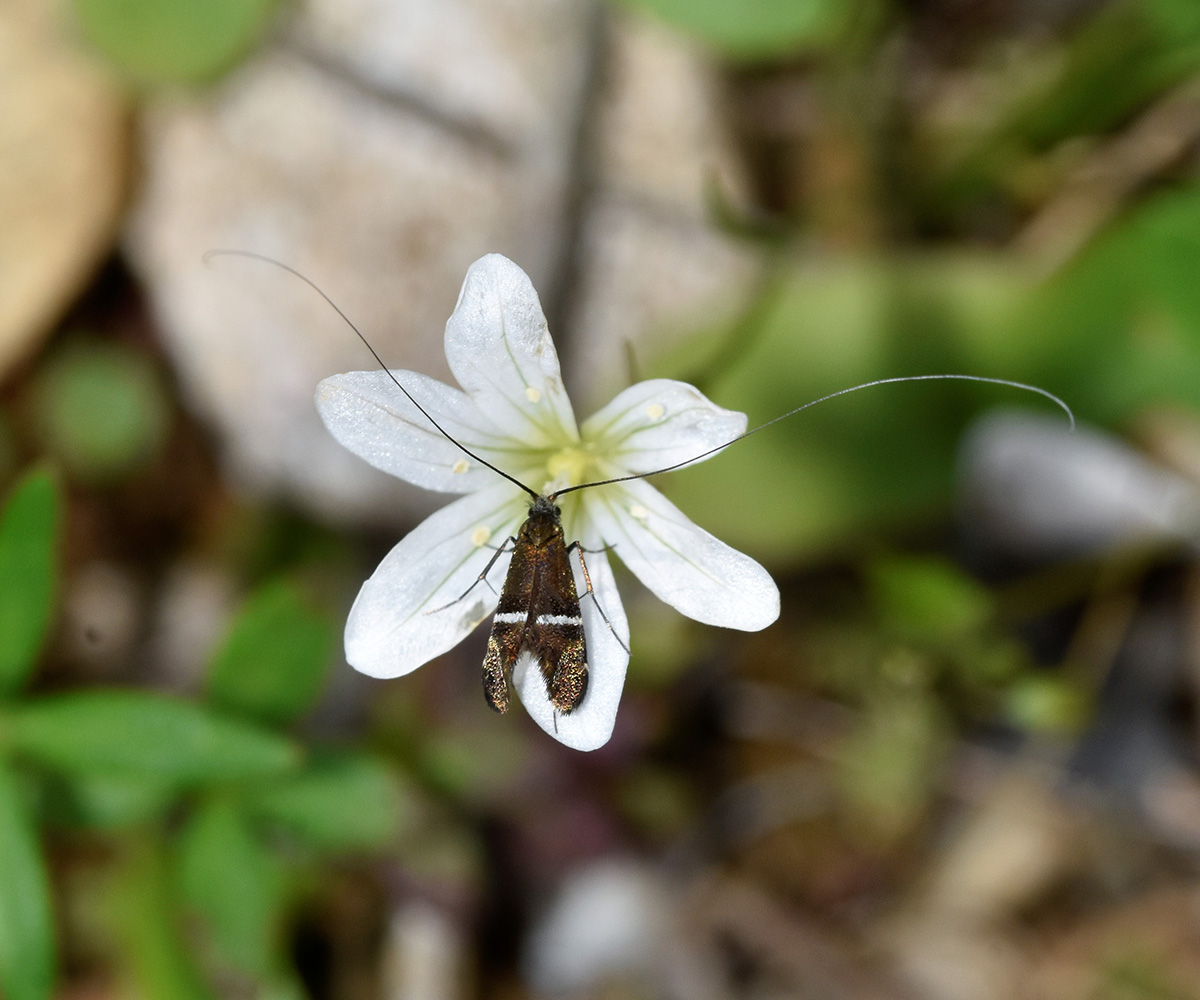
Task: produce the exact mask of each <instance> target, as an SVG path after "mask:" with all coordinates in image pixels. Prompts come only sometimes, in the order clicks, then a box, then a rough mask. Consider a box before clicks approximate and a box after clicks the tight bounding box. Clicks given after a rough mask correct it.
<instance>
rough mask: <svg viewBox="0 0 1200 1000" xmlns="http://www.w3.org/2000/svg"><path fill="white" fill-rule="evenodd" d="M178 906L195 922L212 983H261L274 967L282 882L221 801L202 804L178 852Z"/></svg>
mask: <svg viewBox="0 0 1200 1000" xmlns="http://www.w3.org/2000/svg"><path fill="white" fill-rule="evenodd" d="M178 871H179V885H180V889H181V893H182V897H183V902H184V905H185V907H186V908H187V909H188V910H189V911H190V913H191V915H194V916H197V917H199V918H200V923H201V926H202V928H203V939H202V943H201V949H200V953H201V955H203V956H205V957H206V958H207V959H208V961H207V962H206V963H205V964H206V965H207V966H208V967H209V968H210V969H211V971H212V973H213V974H214V976H216V977H218V978H219V977H220V976H221V975H222V974H228V973H229V972H230V971H235V972H241V973H244V974H249V975H251V976H253V977H254V978H255V979H257V980H260V981H262V980H265V979H267V978H268V977H269V976H270V974H271V972H272V970H273V969H274V967H275V966H276V965H277V964H278V963H277V959H276V951H277V944H278V936H279V922H280V904H281V897H280V889H281V886H282V879H281V876H280V871H279V869H278V866H277V864H276V862H275V860H274V858H273V857H272V856H271V855H270V854H269V853H268V852H267V851H266V849H265V848H264V846H263V844H262V843H261V842H260V841H259V840H258V838H257V837H256V836H255V835H254V833H253V831H252V830H250V828H249V826H248V825H247V824H246V822H245V820H244V819H243V817H242V816H241V814H240V813H239V812H238V811H237V809H236V808H234V806H233V805H232V804H231V803H229V802H228V801H224V800H218V801H212V802H208V803H205V804H203V805H202V806H201V807H200V808H199V809H198V810H197V811H196V813H195V815H194V816H192V818H191V820H190V821H189V822H188V824H187V825H186V826H185V827H184V829H183V831H182V834H181V836H180V840H179V847H178Z"/></svg>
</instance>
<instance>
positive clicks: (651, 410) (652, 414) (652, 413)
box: [646, 403, 667, 420]
mask: <svg viewBox="0 0 1200 1000" xmlns="http://www.w3.org/2000/svg"><path fill="white" fill-rule="evenodd" d="M666 412H667V408H666V407H665V406H663V405H662V403H651V404H650V405H649V406H647V407H646V416H648V417H649V418H650V419H651V420H661V419H662V416H663V414H664V413H666Z"/></svg>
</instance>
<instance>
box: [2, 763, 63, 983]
mask: <svg viewBox="0 0 1200 1000" xmlns="http://www.w3.org/2000/svg"><path fill="white" fill-rule="evenodd" d="M54 951H55V949H54V924H53V920H52V919H51V916H50V887H49V884H48V880H47V878H46V871H45V868H44V866H43V864H42V856H41V851H40V850H39V849H38V840H37V832H36V831H35V830H34V828H33V824H32V823H31V822H30V818H29V815H28V813H27V811H26V809H25V803H24V802H23V801H22V797H21V791H20V788H19V787H18V784H17V781H16V778H15V776H14V775H13V773H12V771H11V770H10V769H9V768H8V765H7V764H5V763H4V762H2V761H0V996H3V997H5V998H6V1000H44V998H46V997H49V996H50V991H51V989H52V987H53V985H54V967H55V958H54Z"/></svg>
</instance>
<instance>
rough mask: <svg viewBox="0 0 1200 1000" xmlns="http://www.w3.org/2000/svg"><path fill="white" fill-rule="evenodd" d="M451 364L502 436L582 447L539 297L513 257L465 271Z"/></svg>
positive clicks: (450, 343)
mask: <svg viewBox="0 0 1200 1000" xmlns="http://www.w3.org/2000/svg"><path fill="white" fill-rule="evenodd" d="M446 361H447V362H449V364H450V370H451V371H452V372H453V373H454V377H455V378H456V379H458V384H459V385H461V386H462V387H463V388H464V389H465V390H466V391H467V393H468V394H469V395H470V396H471V398H472V399H473V400H474V401H475V403H476V404H477V405H478V406H479V409H480V410H482V411H483V413H484V414H486V415H487V417H488V418H489V419H490V420H491V421H492V422H493V423H494V424H495V425H496V427H497V429H499V430H502V431H503V432H504V433H506V434H508V435H510V436H511V437H513V438H515V439H517V440H519V441H522V442H524V443H525V445H526V447H528V448H548V447H555V448H558V447H562V445H563V444H564V443H566V442H569V441H577V440H579V431H578V429H577V428H576V426H575V414H574V411H573V410H572V409H571V401H570V400H569V399H568V398H567V393H566V390H565V389H564V388H563V384H562V373H561V372H560V370H559V367H558V355H557V354H556V353H555V351H554V342H553V341H552V340H551V339H550V331H549V330H548V329H547V327H546V316H545V314H544V313H543V312H542V306H541V303H540V302H539V301H538V297H537V292H535V291H534V289H533V284H532V283H531V282H530V280H529V277H528V275H526V274H525V272H524V271H522V270H521V269H520V268H519V267H518V266H517V265H516V264H514V263H513V262H512V261H511V260H509V259H508V258H507V257H502V256H501V255H500V254H498V253H492V254H488V255H487V256H486V257H481V258H480V259H479V260H477V261H475V263H474V264H472V265H471V267H470V269H469V270H468V271H467V277H466V279H465V280H464V281H463V286H462V291H461V292H459V295H458V304H457V305H456V306H455V307H454V314H453V315H452V316H451V317H450V319H449V320H448V321H447V323H446Z"/></svg>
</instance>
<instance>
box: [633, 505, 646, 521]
mask: <svg viewBox="0 0 1200 1000" xmlns="http://www.w3.org/2000/svg"><path fill="white" fill-rule="evenodd" d="M629 516H630V517H633V518H637V520H639V521H644V520H646V518H648V517H649V516H650V511H648V510H646V508H645V507H643V506H642V505H641V504H640V503H631V504H630V505H629Z"/></svg>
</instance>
